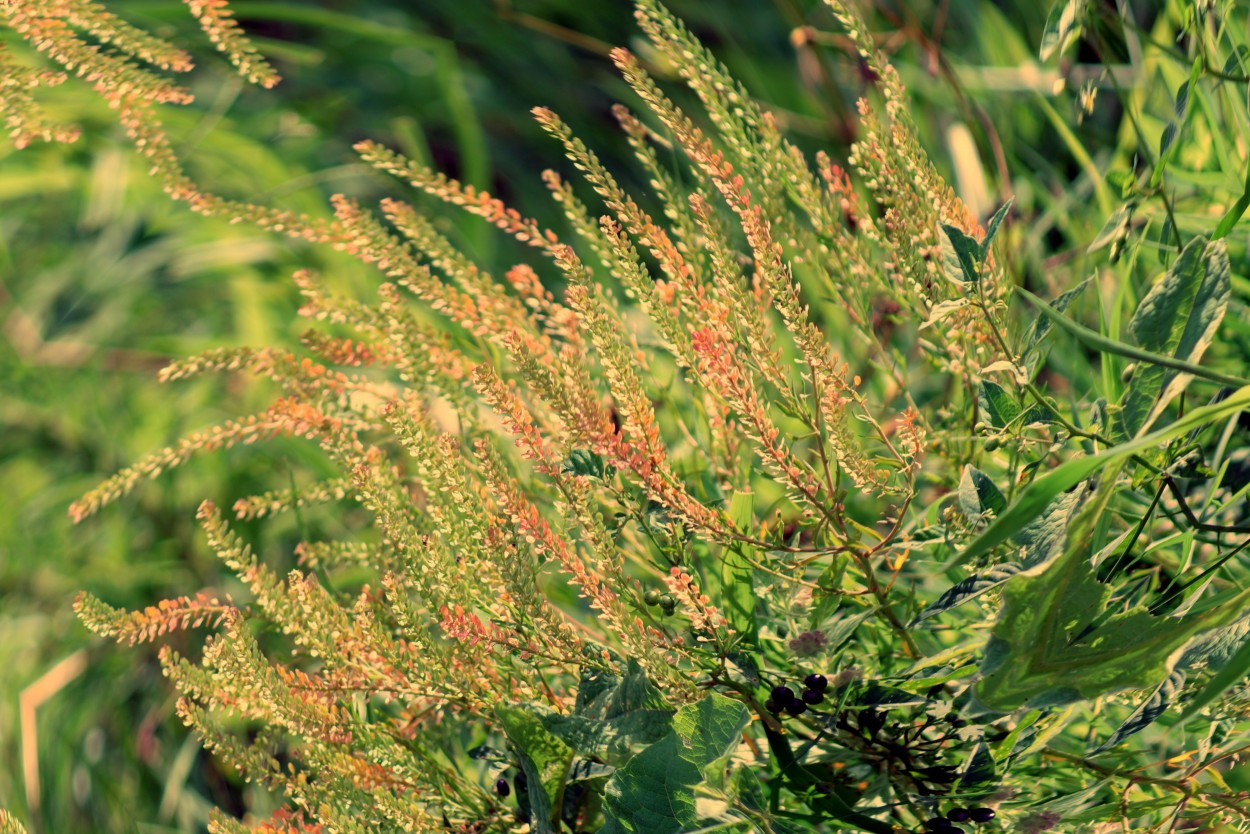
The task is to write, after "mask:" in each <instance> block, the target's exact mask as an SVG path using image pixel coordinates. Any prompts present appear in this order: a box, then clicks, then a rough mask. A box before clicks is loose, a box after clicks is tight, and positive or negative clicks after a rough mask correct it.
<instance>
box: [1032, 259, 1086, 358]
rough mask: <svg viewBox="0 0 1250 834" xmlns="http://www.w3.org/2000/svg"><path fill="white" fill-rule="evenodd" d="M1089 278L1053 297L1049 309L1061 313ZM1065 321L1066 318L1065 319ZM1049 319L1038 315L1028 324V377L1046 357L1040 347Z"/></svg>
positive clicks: (1048, 326)
mask: <svg viewBox="0 0 1250 834" xmlns="http://www.w3.org/2000/svg"><path fill="white" fill-rule="evenodd" d="M1090 280H1091V279H1089V278H1086V279H1085V280H1084V281H1082V282H1081V283H1079V284H1077V285H1076V286H1075V287H1073V288H1072V289H1070V290H1068V291H1067V292H1065V293H1064V294H1063V295H1061V296H1059V297H1058V298H1056V299H1055V303H1054V304H1053V305H1051V309H1052V310H1054V311H1056V312H1058V313H1060V314H1062V313H1064V312H1065V311H1066V310H1067V309H1068V307H1069V306H1070V305H1071V304H1072V302H1073V301H1075V300H1076V297H1077V296H1078V295H1080V294H1081V293H1082V292H1084V291H1085V288H1086V287H1088V286H1089V284H1090ZM1065 321H1066V319H1065ZM1050 328H1051V319H1050V317H1049V316H1045V315H1043V316H1039V317H1038V318H1036V319H1034V320H1033V323H1032V324H1031V325H1029V335H1028V337H1027V338H1026V339H1025V347H1024V356H1025V357H1026V359H1025V368H1026V370H1027V371H1028V374H1029V378H1030V379H1032V378H1033V374H1034V373H1036V371H1037V368H1038V367H1039V366H1040V365H1041V364H1042V360H1043V359H1045V358H1046V351H1044V350H1042V349H1041V343H1042V340H1043V339H1045V338H1046V334H1047V333H1049V332H1050Z"/></svg>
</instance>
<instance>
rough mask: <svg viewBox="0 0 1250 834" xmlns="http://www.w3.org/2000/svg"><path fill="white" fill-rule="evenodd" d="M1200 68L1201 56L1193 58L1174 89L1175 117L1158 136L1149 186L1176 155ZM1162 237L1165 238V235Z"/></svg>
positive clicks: (1159, 180)
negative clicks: (1156, 151)
mask: <svg viewBox="0 0 1250 834" xmlns="http://www.w3.org/2000/svg"><path fill="white" fill-rule="evenodd" d="M1202 69H1203V60H1202V58H1195V59H1194V62H1193V65H1192V66H1191V67H1190V70H1189V79H1188V80H1187V81H1183V82H1181V86H1180V87H1178V88H1177V90H1176V107H1175V108H1174V113H1175V115H1176V118H1175V119H1174V120H1173V121H1170V122H1168V124H1167V127H1165V128H1164V129H1163V135H1162V136H1160V137H1159V158H1158V160H1156V161H1155V167H1154V172H1153V173H1152V174H1151V175H1150V187H1151V188H1157V187H1158V185H1159V183H1161V182H1162V181H1163V171H1164V169H1165V168H1167V166H1168V163H1169V162H1171V161H1172V158H1173V157H1175V156H1176V152H1177V149H1178V148H1179V147H1180V146H1179V145H1178V144H1177V143H1176V137H1177V136H1178V135H1179V134H1180V131H1181V128H1182V127H1184V126H1185V125H1186V124H1187V123H1188V121H1189V114H1190V111H1189V92H1190V90H1192V89H1193V86H1194V85H1195V84H1197V83H1198V78H1199V77H1200V76H1201V75H1202ZM1164 239H1165V240H1166V237H1165V238H1164Z"/></svg>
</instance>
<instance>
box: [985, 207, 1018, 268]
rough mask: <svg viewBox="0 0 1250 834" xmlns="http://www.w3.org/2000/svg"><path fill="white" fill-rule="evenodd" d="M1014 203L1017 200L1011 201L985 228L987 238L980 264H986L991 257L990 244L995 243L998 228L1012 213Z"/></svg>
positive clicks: (995, 213)
mask: <svg viewBox="0 0 1250 834" xmlns="http://www.w3.org/2000/svg"><path fill="white" fill-rule="evenodd" d="M1014 202H1015V198H1012V199H1009V200H1008V201H1007V202H1005V203H1003V204H1002V206H1001V207H999V209H998V211H996V212H994V216H993V217H991V218H990V222H989V225H988V226H986V227H985V238H984V240H982V241H981V247H980V252H979V257H978V258H977V260H978V261H979V262H980V263H985V259H986V258H988V257H989V254H990V244H992V243H993V242H994V236H995V235H997V234H998V227H999V226H1001V225H1002V223H1003V219H1004V218H1005V217H1006V216H1007V212H1009V211H1011V204H1012V203H1014Z"/></svg>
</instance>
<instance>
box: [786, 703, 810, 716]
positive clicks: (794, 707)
mask: <svg viewBox="0 0 1250 834" xmlns="http://www.w3.org/2000/svg"><path fill="white" fill-rule="evenodd" d="M786 712H788V713H790V714H791V715H802V714H803V713H805V712H807V704H805V703H803V702H802V701H791V702H790V703H788V704H786Z"/></svg>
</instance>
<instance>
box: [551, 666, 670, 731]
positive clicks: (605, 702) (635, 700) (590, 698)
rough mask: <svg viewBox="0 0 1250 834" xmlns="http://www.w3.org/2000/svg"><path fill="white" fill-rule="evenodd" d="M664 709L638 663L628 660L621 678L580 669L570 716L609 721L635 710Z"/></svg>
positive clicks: (613, 674)
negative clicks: (580, 672) (574, 701)
mask: <svg viewBox="0 0 1250 834" xmlns="http://www.w3.org/2000/svg"><path fill="white" fill-rule="evenodd" d="M667 708H668V702H667V701H665V700H664V696H663V695H662V694H660V691H659V690H658V689H656V688H655V684H653V683H651V681H650V680H649V679H648V678H647V675H646V673H645V672H644V671H643V670H642V667H641V666H639V665H638V661H636V660H634V659H633V658H630V659H629V662H628V663H627V665H626V667H625V674H624V675H617V674H615V673H613V672H609V671H607V670H605V669H601V668H598V667H590V666H587V667H584V668H583V669H582V674H581V680H580V681H579V683H578V687H577V701H576V703H575V704H574V705H573V714H574V715H579V716H582V717H585V718H599V719H613V718H619V717H620V716H623V715H628V714H630V713H632V712H635V711H638V710H665V709H667ZM669 711H670V712H671V710H669Z"/></svg>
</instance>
